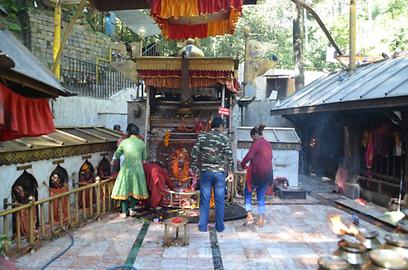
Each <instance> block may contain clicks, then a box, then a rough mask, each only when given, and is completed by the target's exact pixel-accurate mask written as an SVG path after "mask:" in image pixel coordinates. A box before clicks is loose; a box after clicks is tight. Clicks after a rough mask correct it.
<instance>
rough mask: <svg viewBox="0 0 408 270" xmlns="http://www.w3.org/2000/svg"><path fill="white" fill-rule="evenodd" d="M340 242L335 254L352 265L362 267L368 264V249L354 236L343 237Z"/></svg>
mask: <svg viewBox="0 0 408 270" xmlns="http://www.w3.org/2000/svg"><path fill="white" fill-rule="evenodd" d="M342 238H343V239H342V240H340V241H339V242H338V246H339V247H338V249H337V250H336V251H335V252H334V253H333V254H334V255H337V256H339V257H341V258H343V259H345V260H347V261H348V262H349V263H350V264H351V265H355V266H361V265H364V264H366V263H367V262H368V257H367V248H366V247H365V246H364V245H363V244H361V242H360V241H359V240H358V239H357V238H356V237H354V236H349V235H343V236H342Z"/></svg>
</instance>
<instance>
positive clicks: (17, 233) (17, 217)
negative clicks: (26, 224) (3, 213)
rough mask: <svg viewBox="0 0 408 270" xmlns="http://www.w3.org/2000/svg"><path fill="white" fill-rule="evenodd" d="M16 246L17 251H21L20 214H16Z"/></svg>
mask: <svg viewBox="0 0 408 270" xmlns="http://www.w3.org/2000/svg"><path fill="white" fill-rule="evenodd" d="M16 230H17V231H16V245H17V251H20V249H21V219H20V212H17V213H16Z"/></svg>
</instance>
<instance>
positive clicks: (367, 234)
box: [357, 229, 381, 250]
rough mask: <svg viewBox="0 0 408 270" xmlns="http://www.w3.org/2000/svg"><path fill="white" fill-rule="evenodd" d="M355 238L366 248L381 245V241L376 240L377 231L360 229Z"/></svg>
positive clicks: (374, 247)
mask: <svg viewBox="0 0 408 270" xmlns="http://www.w3.org/2000/svg"><path fill="white" fill-rule="evenodd" d="M359 232H360V233H359V234H358V235H357V239H358V240H359V241H360V242H361V243H362V244H363V245H364V246H365V247H366V248H367V249H368V250H372V249H376V248H379V247H380V246H381V242H380V241H379V240H378V232H377V231H370V230H367V229H360V230H359Z"/></svg>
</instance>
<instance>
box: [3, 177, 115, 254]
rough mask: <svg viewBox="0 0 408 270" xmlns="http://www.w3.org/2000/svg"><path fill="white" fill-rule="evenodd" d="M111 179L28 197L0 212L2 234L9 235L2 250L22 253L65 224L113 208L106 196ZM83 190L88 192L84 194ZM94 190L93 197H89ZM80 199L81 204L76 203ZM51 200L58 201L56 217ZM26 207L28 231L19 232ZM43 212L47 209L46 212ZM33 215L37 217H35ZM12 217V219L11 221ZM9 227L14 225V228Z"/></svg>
mask: <svg viewBox="0 0 408 270" xmlns="http://www.w3.org/2000/svg"><path fill="white" fill-rule="evenodd" d="M113 183H114V179H113V178H111V179H107V180H102V181H100V180H97V181H96V182H95V183H93V184H90V185H86V186H83V187H79V188H75V189H73V190H70V191H67V192H64V193H61V194H58V195H55V196H53V197H49V198H46V199H43V200H39V201H34V200H33V199H32V197H31V200H30V203H28V204H25V205H20V206H17V207H14V208H12V209H7V210H4V211H2V212H0V219H2V225H3V234H4V235H7V236H8V237H9V239H10V236H11V239H12V240H11V241H10V242H9V243H7V244H6V245H5V250H6V253H7V254H9V255H15V254H21V253H25V252H27V251H29V250H31V249H33V248H35V247H37V246H40V244H41V241H43V240H51V239H53V238H54V237H56V236H58V235H59V234H60V233H61V232H62V231H63V229H65V228H67V229H69V228H74V227H79V226H80V225H81V224H82V223H84V222H86V221H88V220H90V219H95V218H97V217H99V216H100V215H102V214H105V213H107V212H110V211H112V210H114V200H112V199H111V198H110V194H111V192H112V188H113ZM86 193H88V194H89V196H86V195H87V194H86ZM94 194H95V197H96V198H93V197H94ZM87 197H88V198H87ZM87 199H88V200H87ZM80 200H81V202H82V207H80V206H79V202H80ZM64 201H65V203H67V205H66V209H67V212H66V213H67V215H66V217H64V216H63V209H64V207H63V202H64ZM55 203H58V212H59V220H58V221H55V220H54V207H53V206H54V204H55ZM10 205H15V204H13V203H8V202H7V201H6V200H5V208H6V207H8V206H10ZM80 208H81V209H80ZM38 210H39V211H38ZM47 210H48V211H47ZM27 211H28V217H29V222H28V233H27V235H24V236H22V235H21V228H22V226H23V225H24V224H22V220H21V217H22V216H24V214H26V215H27ZM46 212H48V215H47V214H46ZM36 216H37V217H38V220H37V221H36ZM13 218H14V222H12V221H13ZM13 223H14V226H13ZM13 227H14V228H15V229H14V232H13Z"/></svg>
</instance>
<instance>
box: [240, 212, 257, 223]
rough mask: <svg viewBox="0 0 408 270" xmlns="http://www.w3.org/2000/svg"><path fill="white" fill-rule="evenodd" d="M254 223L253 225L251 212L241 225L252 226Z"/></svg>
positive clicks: (253, 220)
mask: <svg viewBox="0 0 408 270" xmlns="http://www.w3.org/2000/svg"><path fill="white" fill-rule="evenodd" d="M254 223H255V218H254V216H253V215H252V212H248V213H247V217H246V219H245V222H244V224H243V225H244V226H248V225H253V224H254Z"/></svg>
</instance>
